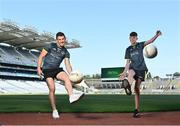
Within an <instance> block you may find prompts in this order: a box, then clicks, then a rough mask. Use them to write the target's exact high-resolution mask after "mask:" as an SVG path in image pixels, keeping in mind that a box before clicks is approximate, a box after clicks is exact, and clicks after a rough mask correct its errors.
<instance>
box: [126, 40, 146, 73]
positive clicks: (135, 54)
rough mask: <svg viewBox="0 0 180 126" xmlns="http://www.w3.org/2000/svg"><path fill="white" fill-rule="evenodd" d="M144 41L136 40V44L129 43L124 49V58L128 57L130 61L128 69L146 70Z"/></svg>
mask: <svg viewBox="0 0 180 126" xmlns="http://www.w3.org/2000/svg"><path fill="white" fill-rule="evenodd" d="M144 43H145V42H138V43H137V44H136V45H134V46H132V45H131V46H129V47H128V48H127V49H126V53H125V59H130V61H131V63H130V66H129V69H133V70H145V71H147V70H148V69H147V66H146V64H145V61H144V56H143V48H144Z"/></svg>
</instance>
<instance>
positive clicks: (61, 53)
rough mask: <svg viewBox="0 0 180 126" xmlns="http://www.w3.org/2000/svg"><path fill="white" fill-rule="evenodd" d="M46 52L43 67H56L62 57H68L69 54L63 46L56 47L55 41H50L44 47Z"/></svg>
mask: <svg viewBox="0 0 180 126" xmlns="http://www.w3.org/2000/svg"><path fill="white" fill-rule="evenodd" d="M44 49H45V50H46V51H47V52H48V53H47V55H46V56H45V58H44V63H43V67H42V68H43V70H44V69H57V68H59V66H60V64H61V62H62V61H63V59H64V58H70V54H69V52H68V50H67V49H66V48H65V47H58V46H57V44H56V43H51V44H50V45H48V46H47V47H46V48H44Z"/></svg>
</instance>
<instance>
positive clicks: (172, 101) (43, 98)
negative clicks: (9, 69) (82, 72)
mask: <svg viewBox="0 0 180 126" xmlns="http://www.w3.org/2000/svg"><path fill="white" fill-rule="evenodd" d="M56 102H57V109H58V110H59V111H61V112H88V113H92V112H113V113H115V112H132V111H133V110H134V95H132V96H126V95H85V96H84V97H83V99H81V100H80V101H79V102H77V103H74V104H70V103H69V100H68V96H67V95H56ZM140 110H141V111H142V112H157V111H180V95H141V96H140ZM50 111H51V107H50V104H49V101H48V96H47V95H1V96H0V112H1V113H6V112H8V113H12V112H50Z"/></svg>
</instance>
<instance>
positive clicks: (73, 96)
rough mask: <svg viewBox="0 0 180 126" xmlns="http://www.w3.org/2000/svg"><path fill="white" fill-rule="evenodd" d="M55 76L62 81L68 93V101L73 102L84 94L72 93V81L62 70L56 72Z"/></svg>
mask: <svg viewBox="0 0 180 126" xmlns="http://www.w3.org/2000/svg"><path fill="white" fill-rule="evenodd" d="M56 78H57V79H58V80H62V81H64V84H65V88H66V90H67V92H68V95H69V102H70V103H74V102H76V101H78V100H79V99H80V98H82V96H84V93H79V94H73V90H72V83H71V81H70V80H69V76H68V75H67V74H66V72H64V71H62V72H60V73H58V74H57V76H56Z"/></svg>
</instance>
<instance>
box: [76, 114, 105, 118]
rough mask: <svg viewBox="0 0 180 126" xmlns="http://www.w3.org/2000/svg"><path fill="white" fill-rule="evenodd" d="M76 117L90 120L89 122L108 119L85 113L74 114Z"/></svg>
mask: <svg viewBox="0 0 180 126" xmlns="http://www.w3.org/2000/svg"><path fill="white" fill-rule="evenodd" d="M74 116H75V117H76V118H83V119H88V120H97V119H104V118H106V117H104V116H100V115H95V114H85V113H74Z"/></svg>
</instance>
